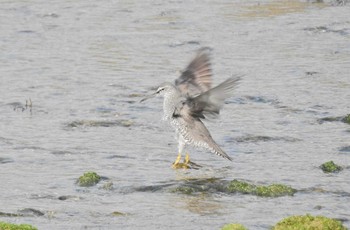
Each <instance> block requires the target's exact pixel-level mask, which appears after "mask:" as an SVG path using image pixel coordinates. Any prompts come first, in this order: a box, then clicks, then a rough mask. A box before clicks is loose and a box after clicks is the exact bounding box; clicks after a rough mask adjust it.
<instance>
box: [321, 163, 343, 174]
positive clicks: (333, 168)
mask: <svg viewBox="0 0 350 230" xmlns="http://www.w3.org/2000/svg"><path fill="white" fill-rule="evenodd" d="M320 168H321V169H322V171H323V172H324V173H335V172H339V171H341V170H343V168H342V167H341V166H339V165H337V164H335V163H334V162H333V161H327V162H325V163H323V164H322V165H321V166H320Z"/></svg>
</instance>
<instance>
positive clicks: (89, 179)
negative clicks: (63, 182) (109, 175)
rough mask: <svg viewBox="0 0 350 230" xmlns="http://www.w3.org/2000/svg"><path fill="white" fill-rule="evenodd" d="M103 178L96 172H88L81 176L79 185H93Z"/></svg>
mask: <svg viewBox="0 0 350 230" xmlns="http://www.w3.org/2000/svg"><path fill="white" fill-rule="evenodd" d="M100 180H101V177H100V176H99V175H98V174H97V173H95V172H86V173H84V175H82V176H81V177H79V179H78V185H79V186H81V187H91V186H94V185H95V184H97V183H98V182H99V181H100Z"/></svg>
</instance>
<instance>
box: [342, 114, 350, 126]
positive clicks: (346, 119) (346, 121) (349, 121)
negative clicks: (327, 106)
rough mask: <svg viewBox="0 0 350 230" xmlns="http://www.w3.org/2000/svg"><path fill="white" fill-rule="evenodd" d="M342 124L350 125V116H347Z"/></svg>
mask: <svg viewBox="0 0 350 230" xmlns="http://www.w3.org/2000/svg"><path fill="white" fill-rule="evenodd" d="M342 122H344V123H347V124H350V114H348V115H346V116H345V117H344V118H343V119H342Z"/></svg>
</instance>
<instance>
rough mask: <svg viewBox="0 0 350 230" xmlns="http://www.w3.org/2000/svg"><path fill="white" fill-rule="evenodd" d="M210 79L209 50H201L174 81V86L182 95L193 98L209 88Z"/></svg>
mask: <svg viewBox="0 0 350 230" xmlns="http://www.w3.org/2000/svg"><path fill="white" fill-rule="evenodd" d="M211 78H212V69H211V64H210V49H209V48H202V49H200V50H199V51H198V53H197V55H196V57H195V58H194V59H193V60H192V61H191V62H190V64H189V65H188V66H187V68H186V69H185V70H184V71H183V72H182V74H181V76H180V77H179V78H178V79H176V80H175V85H176V86H177V87H178V89H179V90H180V92H181V93H182V94H183V95H187V96H195V95H198V94H200V93H203V92H205V91H207V90H209V89H210V88H211V82H212V79H211Z"/></svg>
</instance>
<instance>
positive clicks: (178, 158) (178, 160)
mask: <svg viewBox="0 0 350 230" xmlns="http://www.w3.org/2000/svg"><path fill="white" fill-rule="evenodd" d="M180 160H181V153H179V155H177V158H176V160H175V162H174V165H177V164H178V163H179V162H180Z"/></svg>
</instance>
